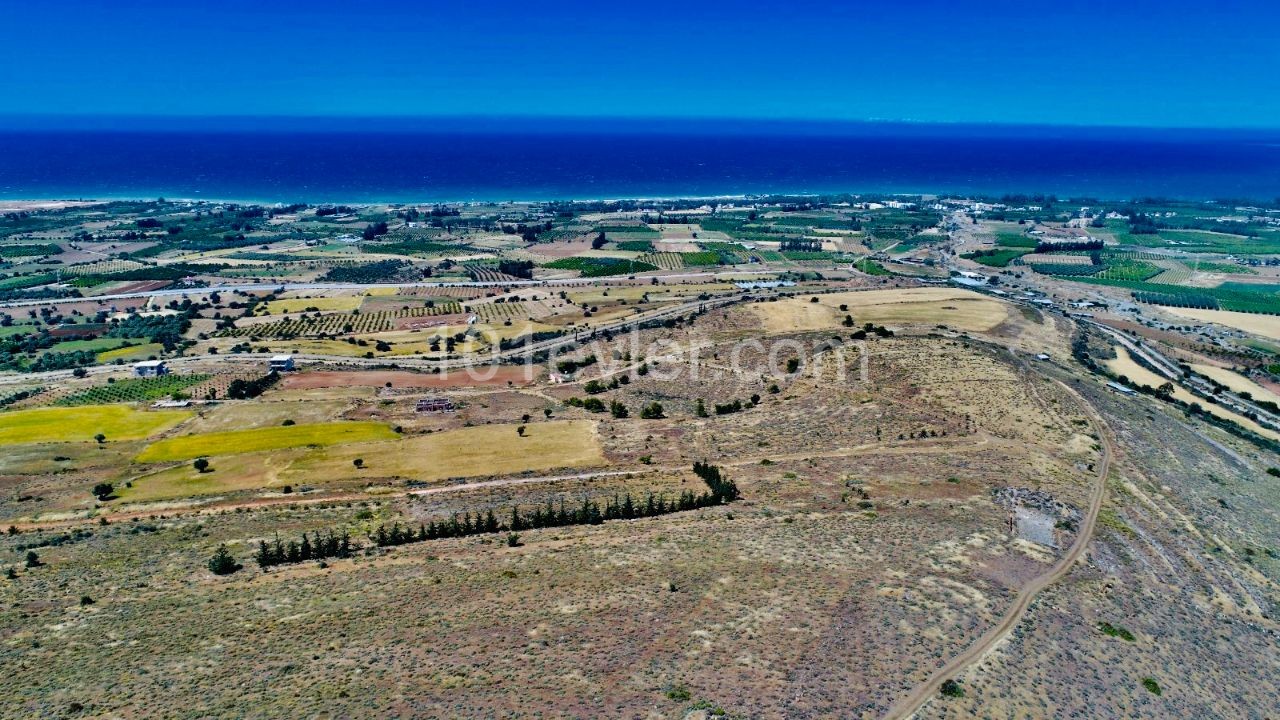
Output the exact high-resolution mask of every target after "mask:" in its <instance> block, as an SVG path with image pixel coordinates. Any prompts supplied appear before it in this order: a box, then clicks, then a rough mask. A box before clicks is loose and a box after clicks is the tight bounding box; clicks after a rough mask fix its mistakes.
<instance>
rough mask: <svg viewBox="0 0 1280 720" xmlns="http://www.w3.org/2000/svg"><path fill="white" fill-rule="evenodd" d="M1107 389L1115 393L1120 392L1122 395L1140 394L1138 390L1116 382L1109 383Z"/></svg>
mask: <svg viewBox="0 0 1280 720" xmlns="http://www.w3.org/2000/svg"><path fill="white" fill-rule="evenodd" d="M1107 388H1108V389H1110V390H1113V391H1115V392H1118V393H1120V394H1121V395H1137V394H1138V391H1137V390H1134V389H1133V388H1131V387H1125V386H1124V385H1121V384H1120V383H1118V382H1114V381H1113V382H1109V383H1107Z"/></svg>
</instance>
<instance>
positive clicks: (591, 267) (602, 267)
mask: <svg viewBox="0 0 1280 720" xmlns="http://www.w3.org/2000/svg"><path fill="white" fill-rule="evenodd" d="M543 267H548V268H552V269H553V270H577V271H579V272H580V273H581V274H582V277H606V276H609V275H630V274H631V273H638V272H647V271H649V270H657V269H658V268H657V267H656V266H653V265H650V264H649V263H645V262H640V261H638V260H621V259H619V258H602V257H567V258H561V259H559V260H554V261H552V262H549V263H547V264H545V265H543Z"/></svg>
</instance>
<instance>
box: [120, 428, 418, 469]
mask: <svg viewBox="0 0 1280 720" xmlns="http://www.w3.org/2000/svg"><path fill="white" fill-rule="evenodd" d="M398 437H399V435H397V434H396V432H395V431H394V430H392V429H391V428H390V427H388V426H387V425H384V424H383V423H377V422H336V423H319V424H316V425H292V426H287V427H286V426H280V427H266V428H254V429H252V430H231V431H228V432H216V433H202V434H199V435H184V436H182V437H175V438H167V439H164V440H161V441H159V442H155V443H152V444H151V445H148V446H147V447H146V449H144V450H143V451H142V452H141V453H138V456H137V457H136V458H134V461H135V462H168V461H174V460H191V459H194V458H198V457H207V456H215V455H236V454H240V453H251V452H259V451H262V450H281V449H284V448H294V447H305V446H318V447H322V446H326V445H338V444H341V443H353V442H370V441H374V440H394V439H396V438H398Z"/></svg>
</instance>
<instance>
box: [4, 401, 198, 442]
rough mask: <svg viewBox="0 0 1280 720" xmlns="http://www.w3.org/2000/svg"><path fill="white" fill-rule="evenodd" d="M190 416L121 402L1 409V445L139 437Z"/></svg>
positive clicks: (173, 425)
mask: <svg viewBox="0 0 1280 720" xmlns="http://www.w3.org/2000/svg"><path fill="white" fill-rule="evenodd" d="M190 417H191V413H189V412H185V411H179V410H155V411H144V410H138V409H135V408H132V407H127V406H124V405H90V406H82V407H50V408H32V409H29V410H9V411H5V412H0V445H16V444H22V443H55V442H56V443H62V442H94V441H95V437H96V436H97V435H103V436H104V441H105V442H117V441H124V440H141V439H143V438H148V437H151V436H152V435H156V434H158V433H161V432H164V431H166V430H169V429H172V428H173V427H175V426H177V425H179V424H180V423H182V422H183V421H184V420H187V419H188V418H190Z"/></svg>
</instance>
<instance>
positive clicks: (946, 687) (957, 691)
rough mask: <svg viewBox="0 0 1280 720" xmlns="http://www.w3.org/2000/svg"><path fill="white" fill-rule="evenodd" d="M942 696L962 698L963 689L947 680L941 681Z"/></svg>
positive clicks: (956, 683) (952, 681)
mask: <svg viewBox="0 0 1280 720" xmlns="http://www.w3.org/2000/svg"><path fill="white" fill-rule="evenodd" d="M942 695H943V696H944V697H955V698H960V697H964V688H962V687H960V683H958V682H956V681H955V680H952V679H950V678H948V679H946V680H943V681H942Z"/></svg>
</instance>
